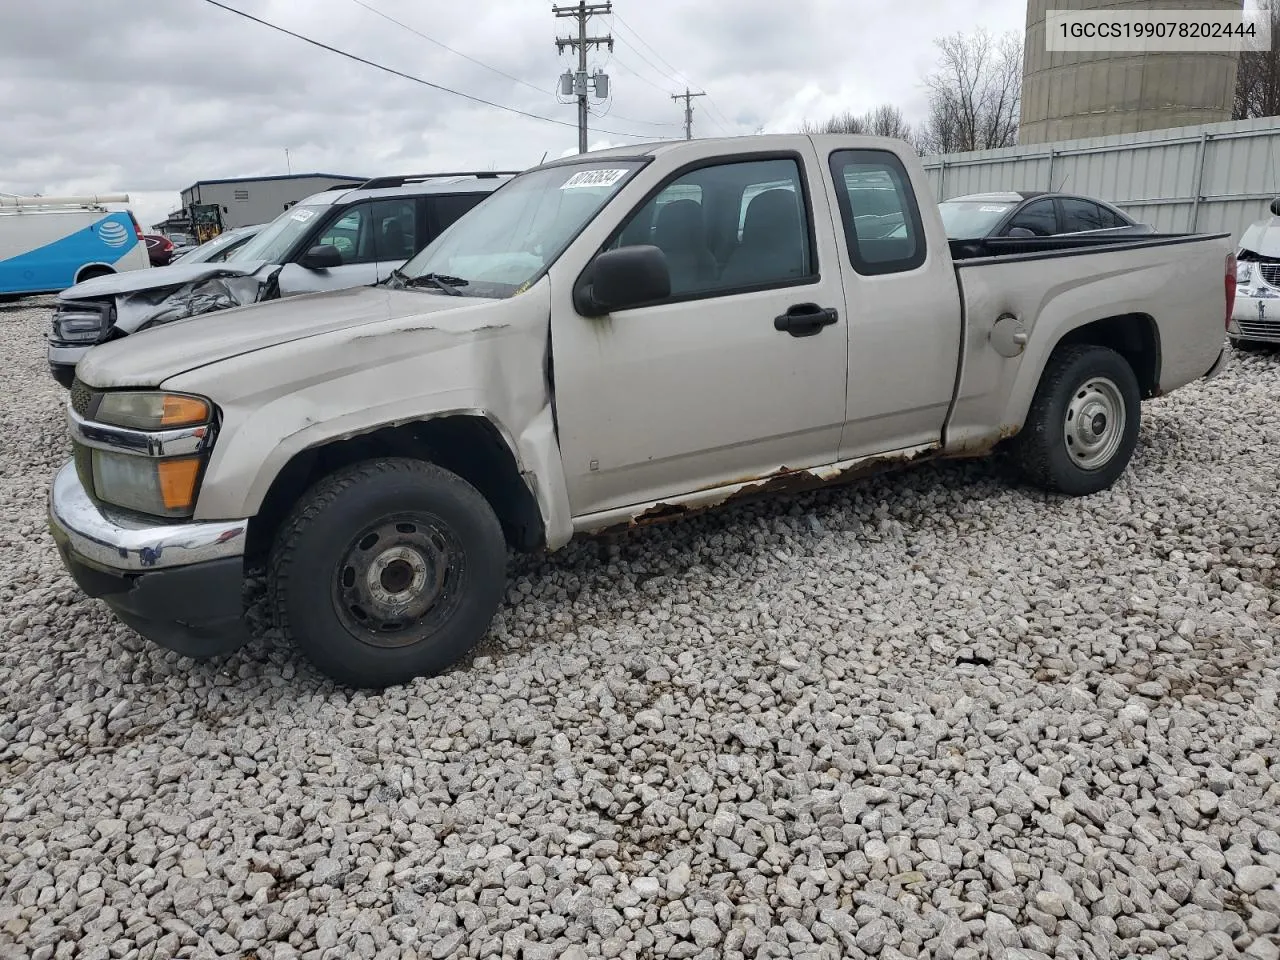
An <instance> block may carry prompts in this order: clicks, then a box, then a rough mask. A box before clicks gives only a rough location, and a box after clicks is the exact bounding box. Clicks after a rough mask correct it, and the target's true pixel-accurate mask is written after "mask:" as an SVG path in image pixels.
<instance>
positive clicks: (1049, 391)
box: [1015, 345, 1142, 497]
mask: <svg viewBox="0 0 1280 960" xmlns="http://www.w3.org/2000/svg"><path fill="white" fill-rule="evenodd" d="M1108 384H1109V386H1107V385H1108ZM1111 388H1114V389H1115V393H1116V397H1115V401H1116V403H1117V405H1118V406H1119V407H1120V408H1122V410H1123V413H1124V424H1123V428H1122V429H1120V430H1119V431H1115V430H1114V418H1113V420H1112V421H1111V424H1110V425H1111V426H1112V429H1113V434H1111V435H1108V436H1109V437H1111V436H1113V437H1114V440H1111V439H1109V440H1108V442H1107V443H1105V444H1103V446H1102V448H1101V449H1100V450H1098V451H1097V454H1096V455H1097V456H1098V457H1100V458H1104V459H1101V460H1100V461H1099V462H1096V463H1087V460H1086V461H1085V462H1084V463H1082V461H1081V460H1080V459H1077V458H1078V457H1083V456H1084V454H1086V453H1087V452H1088V448H1087V447H1085V446H1082V445H1081V444H1082V443H1083V441H1078V439H1077V437H1078V436H1079V435H1078V434H1076V433H1074V432H1073V434H1072V435H1071V436H1070V439H1068V430H1067V424H1068V413H1069V412H1070V413H1072V415H1073V418H1074V414H1075V411H1074V410H1072V409H1071V408H1072V404H1073V403H1075V404H1080V403H1088V402H1089V400H1090V399H1091V398H1092V396H1093V394H1092V391H1093V390H1101V391H1102V393H1103V394H1105V393H1107V392H1110V389H1111ZM1100 395H1102V394H1100ZM1099 402H1100V403H1101V402H1103V401H1099ZM1094 409H1095V408H1092V407H1084V408H1083V409H1082V410H1081V413H1082V414H1083V415H1085V416H1088V417H1089V423H1090V428H1089V429H1090V430H1092V429H1094V426H1093V425H1094V424H1097V423H1098V420H1097V417H1098V416H1099V414H1098V413H1096V412H1092V411H1093V410H1094ZM1101 416H1102V421H1103V422H1102V425H1101V426H1100V427H1097V429H1099V430H1102V431H1105V430H1106V428H1107V423H1106V414H1105V413H1104V414H1102V415H1101ZM1141 418H1142V396H1141V394H1140V392H1139V390H1138V378H1137V377H1136V376H1135V375H1134V372H1133V368H1132V367H1130V366H1129V363H1128V361H1126V360H1125V359H1124V357H1122V356H1120V354H1118V353H1116V352H1115V351H1114V350H1110V349H1108V348H1106V347H1097V346H1090V345H1076V346H1068V347H1061V348H1059V349H1058V350H1055V351H1054V353H1053V356H1051V357H1050V358H1049V363H1048V365H1047V366H1046V367H1045V371H1044V373H1043V375H1042V376H1041V377H1040V384H1039V386H1037V387H1036V393H1035V397H1034V398H1033V399H1032V401H1031V409H1030V410H1029V411H1028V413H1027V422H1026V424H1025V425H1024V426H1023V428H1022V430H1021V432H1019V434H1018V439H1017V442H1016V444H1015V449H1016V452H1017V456H1018V461H1019V464H1020V466H1021V469H1022V473H1023V475H1024V476H1025V477H1026V478H1027V479H1028V480H1030V481H1031V482H1032V483H1033V484H1035V485H1036V486H1038V487H1042V488H1043V489H1045V490H1049V491H1051V492H1053V493H1064V494H1067V495H1068V496H1073V497H1080V496H1087V495H1088V494H1091V493H1097V492H1098V491H1100V490H1105V489H1107V488H1108V487H1110V486H1111V485H1112V484H1113V483H1115V481H1116V479H1117V478H1118V477H1119V476H1120V474H1121V473H1123V472H1124V469H1125V467H1127V466H1128V464H1129V459H1130V458H1131V457H1132V456H1133V451H1134V448H1135V447H1137V445H1138V431H1139V429H1140V427H1141V425H1142V419H1141ZM1080 422H1081V423H1084V420H1083V419H1082V420H1081V421H1080ZM1090 436H1092V433H1090ZM1112 443H1114V449H1113V450H1112V449H1110V448H1111V446H1112ZM1069 445H1074V446H1069ZM1072 450H1075V451H1076V453H1074V454H1073V452H1072ZM1085 463H1087V465H1085Z"/></svg>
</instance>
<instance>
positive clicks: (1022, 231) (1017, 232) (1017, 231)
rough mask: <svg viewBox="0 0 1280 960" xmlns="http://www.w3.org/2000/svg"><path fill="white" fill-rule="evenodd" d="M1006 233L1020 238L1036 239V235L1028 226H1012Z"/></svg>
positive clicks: (1007, 235)
mask: <svg viewBox="0 0 1280 960" xmlns="http://www.w3.org/2000/svg"><path fill="white" fill-rule="evenodd" d="M1004 235H1005V236H1006V237H1010V238H1014V239H1018V240H1034V239H1035V236H1036V235H1035V234H1034V233H1032V232H1031V231H1030V230H1028V229H1027V228H1026V227H1010V228H1009V229H1008V230H1006V231H1005V234H1004Z"/></svg>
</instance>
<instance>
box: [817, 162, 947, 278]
mask: <svg viewBox="0 0 1280 960" xmlns="http://www.w3.org/2000/svg"><path fill="white" fill-rule="evenodd" d="M830 167H831V176H832V179H833V181H834V184H835V188H836V190H835V193H836V203H837V204H838V206H839V207H840V218H841V220H842V221H843V225H844V237H845V244H846V246H847V248H848V252H849V261H850V263H851V264H852V265H853V269H854V270H856V271H857V272H858V273H859V274H862V275H863V276H879V275H882V274H889V273H904V272H906V271H909V270H915V269H916V268H917V267H920V266H921V265H922V264H923V263H924V261H925V257H926V255H927V253H928V251H927V249H926V246H925V236H924V223H923V221H922V220H921V219H920V207H919V204H918V203H917V202H916V196H915V191H914V190H912V189H911V178H910V177H909V176H908V174H907V170H906V168H905V167H904V166H903V165H902V161H901V160H899V159H898V157H897V156H896V155H895V154H893V153H891V152H890V151H888V150H837V151H835V152H834V153H832V154H831V160H830Z"/></svg>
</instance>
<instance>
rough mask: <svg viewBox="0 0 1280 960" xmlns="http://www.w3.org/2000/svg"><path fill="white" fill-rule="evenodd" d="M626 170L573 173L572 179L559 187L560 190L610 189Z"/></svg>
mask: <svg viewBox="0 0 1280 960" xmlns="http://www.w3.org/2000/svg"><path fill="white" fill-rule="evenodd" d="M628 172H629V171H627V170H583V171H582V172H581V173H575V174H574V175H573V176H572V177H570V178H569V179H568V180H566V181H565V182H564V184H563V185H562V186H561V187H560V189H561V190H571V189H573V188H574V187H612V186H613V185H614V184H615V183H617V182H618V181H619V180H621V179H622V178H623V177H625V176H626V175H627V173H628Z"/></svg>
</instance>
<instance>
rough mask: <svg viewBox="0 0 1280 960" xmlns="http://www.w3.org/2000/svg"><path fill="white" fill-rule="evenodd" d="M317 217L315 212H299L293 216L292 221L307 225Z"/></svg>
mask: <svg viewBox="0 0 1280 960" xmlns="http://www.w3.org/2000/svg"><path fill="white" fill-rule="evenodd" d="M315 215H316V212H315V211H314V210H297V211H295V212H294V213H293V214H292V215H291V219H294V220H297V221H298V222H299V223H306V222H307V221H308V220H310V219H311V218H312V217H314V216H315Z"/></svg>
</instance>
